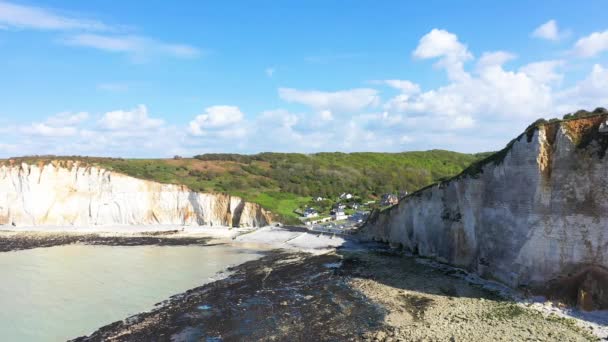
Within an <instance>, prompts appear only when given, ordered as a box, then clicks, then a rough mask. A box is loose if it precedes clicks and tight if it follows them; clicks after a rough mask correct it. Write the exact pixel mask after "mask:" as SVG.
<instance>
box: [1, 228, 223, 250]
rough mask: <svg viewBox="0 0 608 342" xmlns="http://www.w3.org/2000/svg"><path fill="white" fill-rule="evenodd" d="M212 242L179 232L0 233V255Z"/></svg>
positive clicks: (206, 238)
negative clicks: (82, 247)
mask: <svg viewBox="0 0 608 342" xmlns="http://www.w3.org/2000/svg"><path fill="white" fill-rule="evenodd" d="M212 240H213V239H212V238H211V237H202V236H182V235H179V231H177V230H175V231H162V232H142V233H138V234H132V235H120V234H103V233H68V232H14V231H1V230H0V252H10V251H17V250H24V249H32V248H43V247H53V246H61V245H70V244H74V243H81V244H86V245H104V246H145V245H158V246H186V245H210V243H212V242H211V241H212Z"/></svg>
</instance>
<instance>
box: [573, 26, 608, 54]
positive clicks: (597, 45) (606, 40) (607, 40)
mask: <svg viewBox="0 0 608 342" xmlns="http://www.w3.org/2000/svg"><path fill="white" fill-rule="evenodd" d="M604 51H608V30H606V31H604V32H593V33H592V34H590V35H588V36H586V37H583V38H581V39H579V40H578V41H577V42H576V43H575V44H574V53H575V54H576V55H578V56H580V57H595V56H597V55H599V54H600V53H602V52H604Z"/></svg>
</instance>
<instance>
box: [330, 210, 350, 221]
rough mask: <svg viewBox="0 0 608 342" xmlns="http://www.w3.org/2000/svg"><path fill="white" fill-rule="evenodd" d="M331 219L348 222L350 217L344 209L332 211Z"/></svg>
mask: <svg viewBox="0 0 608 342" xmlns="http://www.w3.org/2000/svg"><path fill="white" fill-rule="evenodd" d="M331 218H332V219H334V221H340V220H346V219H347V218H348V215H346V213H345V212H344V209H334V210H332V211H331Z"/></svg>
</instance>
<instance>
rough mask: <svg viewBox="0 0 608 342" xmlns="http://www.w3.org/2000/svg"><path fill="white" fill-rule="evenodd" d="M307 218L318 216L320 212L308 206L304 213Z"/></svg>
mask: <svg viewBox="0 0 608 342" xmlns="http://www.w3.org/2000/svg"><path fill="white" fill-rule="evenodd" d="M302 216H304V217H306V218H311V217H317V216H319V213H318V212H317V211H316V210H314V209H313V208H306V210H304V214H303V215H302Z"/></svg>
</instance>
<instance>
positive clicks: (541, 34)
mask: <svg viewBox="0 0 608 342" xmlns="http://www.w3.org/2000/svg"><path fill="white" fill-rule="evenodd" d="M565 35H566V33H565V32H560V30H559V28H558V27H557V21H555V20H553V19H551V20H549V21H547V22H546V23H544V24H542V25H540V26H539V27H537V28H536V29H535V30H534V32H532V37H535V38H540V39H546V40H551V41H558V40H560V39H561V38H563V37H564V36H565Z"/></svg>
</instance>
